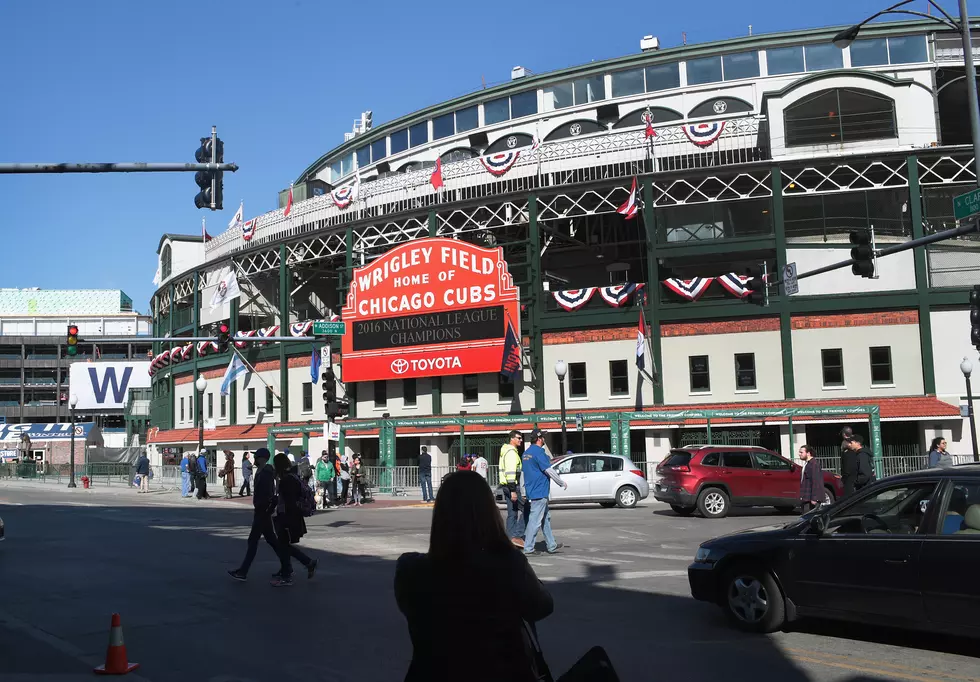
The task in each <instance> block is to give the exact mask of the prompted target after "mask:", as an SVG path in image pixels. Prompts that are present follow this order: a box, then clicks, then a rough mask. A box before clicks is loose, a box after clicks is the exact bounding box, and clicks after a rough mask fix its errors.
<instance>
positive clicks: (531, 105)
mask: <svg viewBox="0 0 980 682" xmlns="http://www.w3.org/2000/svg"><path fill="white" fill-rule="evenodd" d="M536 113H538V91H537V90H528V91H527V92H522V93H520V94H517V95H511V98H510V117H511V118H521V117H522V116H533V115H534V114H536Z"/></svg>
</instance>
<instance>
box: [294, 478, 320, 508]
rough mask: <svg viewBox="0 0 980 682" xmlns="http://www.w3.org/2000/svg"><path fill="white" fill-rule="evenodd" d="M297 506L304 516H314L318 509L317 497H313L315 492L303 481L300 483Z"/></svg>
mask: <svg viewBox="0 0 980 682" xmlns="http://www.w3.org/2000/svg"><path fill="white" fill-rule="evenodd" d="M296 506H297V507H298V508H299V510H300V512H301V513H302V514H303V516H313V512H314V510H315V509H316V497H315V496H314V495H313V490H312V489H311V488H310V486H308V485H306V484H305V483H303V482H302V481H300V482H299V500H298V501H297V502H296Z"/></svg>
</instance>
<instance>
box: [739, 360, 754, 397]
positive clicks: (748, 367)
mask: <svg viewBox="0 0 980 682" xmlns="http://www.w3.org/2000/svg"><path fill="white" fill-rule="evenodd" d="M755 387H756V386H755V353H736V354H735V390H736V391H750V390H752V389H754V388H755Z"/></svg>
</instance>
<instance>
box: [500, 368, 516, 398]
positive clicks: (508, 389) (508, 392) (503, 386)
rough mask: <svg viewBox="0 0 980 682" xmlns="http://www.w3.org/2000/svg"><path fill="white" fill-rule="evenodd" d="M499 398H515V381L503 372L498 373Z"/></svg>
mask: <svg viewBox="0 0 980 682" xmlns="http://www.w3.org/2000/svg"><path fill="white" fill-rule="evenodd" d="M497 399H498V400H513V399H514V382H513V381H511V379H510V377H505V376H504V375H503V374H498V375H497Z"/></svg>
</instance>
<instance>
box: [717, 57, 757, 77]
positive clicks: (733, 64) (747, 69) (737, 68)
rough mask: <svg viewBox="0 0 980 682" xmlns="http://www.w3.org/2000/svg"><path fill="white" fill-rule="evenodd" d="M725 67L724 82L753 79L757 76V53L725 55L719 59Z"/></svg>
mask: <svg viewBox="0 0 980 682" xmlns="http://www.w3.org/2000/svg"><path fill="white" fill-rule="evenodd" d="M721 63H722V64H723V65H724V67H725V80H726V81H733V80H738V79H739V78H755V77H757V76H758V75H759V53H758V52H739V53H737V54H726V55H724V56H723V57H722V58H721Z"/></svg>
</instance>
